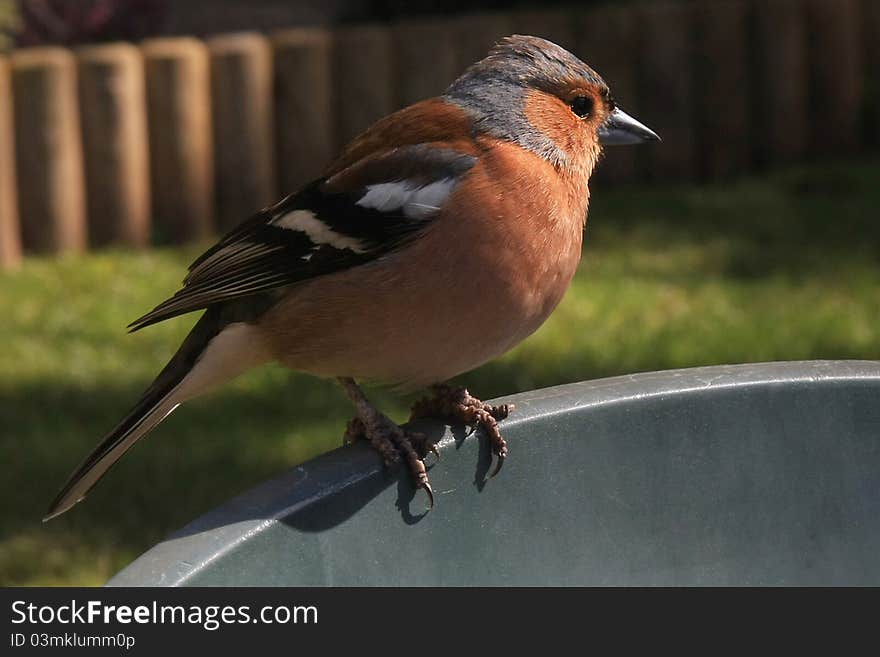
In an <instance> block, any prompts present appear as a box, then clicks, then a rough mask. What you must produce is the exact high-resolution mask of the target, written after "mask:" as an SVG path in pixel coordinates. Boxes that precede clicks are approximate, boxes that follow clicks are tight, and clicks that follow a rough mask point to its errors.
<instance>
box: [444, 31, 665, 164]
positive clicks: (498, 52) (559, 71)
mask: <svg viewBox="0 0 880 657" xmlns="http://www.w3.org/2000/svg"><path fill="white" fill-rule="evenodd" d="M445 98H447V99H448V100H450V101H451V102H453V103H455V104H457V105H458V106H460V107H462V108H463V109H464V110H465V111H467V112H468V113H469V114H470V115H471V117H472V118H473V120H474V125H475V127H476V130H477V131H478V132H479V133H483V134H488V135H490V136H493V137H497V138H499V139H504V140H508V141H512V142H515V143H517V144H519V145H520V146H522V147H524V148H526V149H528V150H530V151H532V152H534V153H536V154H537V155H539V156H541V157H543V158H545V159H547V160H548V161H550V162H552V163H553V164H554V165H555V166H557V167H559V168H563V169H565V168H575V169H580V170H585V171H586V173H587V175H589V173H590V172H591V171H592V169H593V167H594V166H595V164H596V161H597V160H598V158H599V154H600V152H601V148H602V146H603V145H612V144H637V143H640V142H643V141H654V140H658V139H659V137H658V136H657V134H656V133H654V132H653V131H652V130H650V129H649V128H647V127H645V126H644V125H642V124H641V123H639V122H638V121H636V120H635V119H634V118H632V117H631V116H629V115H627V114H626V113H624V112H623V111H622V110H621V109H620V108H618V107H617V105H616V104H615V102H614V99H613V98H612V96H611V91H610V90H609V88H608V85H607V84H605V81H604V80H603V79H602V78H601V77H600V76H599V74H598V73H596V71H594V70H593V69H591V68H590V67H589V66H587V65H586V64H585V63H584V62H582V61H581V60H580V59H578V58H577V57H575V56H574V55H572V54H571V53H570V52H568V51H567V50H565V49H564V48H561V47H559V46H557V45H556V44H555V43H551V42H550V41H547V40H545V39H539V38H537V37H531V36H519V35H514V36H509V37H505V38H504V39H502V40H501V41H500V42H499V43H498V44H497V45H496V46H495V47H494V48H493V49H492V51H491V52H490V53H489V55H488V56H487V57H486V58H485V59H482V60H480V61H479V62H477V63H476V64H474V65H473V66H471V67H470V68H468V70H467V71H465V72H464V74H463V75H462V76H461V77H459V78H458V79H457V80H456V81H455V82H453V83H452V85H451V86H450V87H449V88H448V89H447V90H446V92H445Z"/></svg>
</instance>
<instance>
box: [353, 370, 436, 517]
mask: <svg viewBox="0 0 880 657" xmlns="http://www.w3.org/2000/svg"><path fill="white" fill-rule="evenodd" d="M339 382H340V383H341V384H342V387H343V388H345V392H346V393H347V394H348V397H349V399H351V401H352V402H353V403H354V406H355V409H356V411H357V416H356V417H354V418H352V420H351V421H349V423H348V427H346V429H345V438H344V440H345V442H346V443H352V442H354V441H356V440H359V439H361V438H366V439H368V440H369V441H370V444H371V445H372V446H373V449H375V450H376V451H377V452H379V454H380V455H381V456H382V459H383V460H384V461H385V465H386V466H391V465H394V464H396V463H399V462H400V459H401V457H403V458H404V459H405V460H406V463H407V466H408V467H409V470H410V472H411V473H412V476H413V479H414V480H415V484H416V487H417V488H424V489H425V493H427V495H428V502H429V505H430V507H431V508H433V506H434V490H433V489H432V488H431V483H430V482H429V481H428V472H427V470H426V469H425V462H424V457H425V455H426V454H427V452H432V453H433V454H434V455H435V456H437V457H438V458H439V457H440V453H439V452H438V451H437V448H436V447H435V446H434V444H433V443H431V442H430V441H428V440H427V438H426V437H425V436H424V435H422V434H416V433H413V432H409V431H406V430H405V429H403V428H402V427H400V426H398V425H397V424H395V423H394V422H392V421H391V419H389V418H388V416H386V415H385V414H384V413H382V412H381V411H380V410H379V409H377V408H376V407H375V406H373V405H372V404H371V403H370V401H369V400H368V399H367V397H366V396H365V395H364V393H363V391H362V390H361V389H360V388H359V387H358V385H357V383H355V382H354V379H352V378H349V377H340V379H339Z"/></svg>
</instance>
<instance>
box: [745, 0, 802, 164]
mask: <svg viewBox="0 0 880 657" xmlns="http://www.w3.org/2000/svg"><path fill="white" fill-rule="evenodd" d="M752 6H753V11H754V14H753V17H752V21H753V34H754V48H753V53H754V54H753V57H752V65H751V69H752V84H753V89H754V92H753V93H752V102H751V107H752V126H753V134H752V145H753V148H754V156H755V158H756V159H757V160H758V162H760V163H761V164H765V165H774V164H785V163H788V162H793V161H795V160H797V159H799V158H800V157H801V156H802V155H803V154H804V153H805V152H806V150H807V148H806V145H807V142H808V141H809V129H808V125H809V124H808V121H807V96H808V89H807V83H808V77H809V71H808V69H807V33H806V22H805V16H804V12H803V3H802V0H762V1H761V2H755V3H753V5H752Z"/></svg>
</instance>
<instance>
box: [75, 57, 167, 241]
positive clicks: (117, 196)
mask: <svg viewBox="0 0 880 657" xmlns="http://www.w3.org/2000/svg"><path fill="white" fill-rule="evenodd" d="M78 60H79V94H80V114H81V117H82V131H83V150H84V152H85V165H86V169H85V170H86V199H87V207H88V225H89V242H90V243H91V244H93V245H98V246H100V245H105V244H111V243H118V244H125V245H127V246H132V247H144V246H147V245H148V244H149V241H150V176H149V173H150V172H149V158H148V146H147V112H146V97H145V90H144V66H143V58H142V57H141V53H140V51H139V50H138V49H137V48H135V47H134V46H132V45H129V44H121V43H120V44H113V45H107V46H94V47H90V48H84V49H82V50H80V51H79V52H78Z"/></svg>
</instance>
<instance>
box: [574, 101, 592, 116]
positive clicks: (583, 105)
mask: <svg viewBox="0 0 880 657" xmlns="http://www.w3.org/2000/svg"><path fill="white" fill-rule="evenodd" d="M571 111H572V112H574V113H575V114H577V115H578V116H579V117H581V118H584V117H587V116H589V115H590V112H592V111H593V99H592V98H590V97H589V96H577V97H576V98H575V99H574V100H572V101H571Z"/></svg>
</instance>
